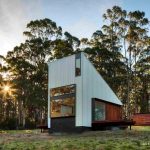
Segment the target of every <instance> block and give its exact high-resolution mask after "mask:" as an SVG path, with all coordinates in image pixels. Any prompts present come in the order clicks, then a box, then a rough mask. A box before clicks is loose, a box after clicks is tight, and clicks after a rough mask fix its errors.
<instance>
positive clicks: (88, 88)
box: [82, 56, 93, 127]
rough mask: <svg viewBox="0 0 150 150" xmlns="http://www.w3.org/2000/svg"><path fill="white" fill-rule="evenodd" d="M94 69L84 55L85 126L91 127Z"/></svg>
mask: <svg viewBox="0 0 150 150" xmlns="http://www.w3.org/2000/svg"><path fill="white" fill-rule="evenodd" d="M92 75H93V74H92V71H91V68H90V65H89V61H87V58H86V57H85V56H83V108H82V109H83V126H85V127H91V119H92V117H91V116H92V115H91V114H92V110H91V109H92V103H91V98H92V95H93V88H92V87H93V80H92V78H93V77H92Z"/></svg>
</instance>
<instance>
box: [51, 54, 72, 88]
mask: <svg viewBox="0 0 150 150" xmlns="http://www.w3.org/2000/svg"><path fill="white" fill-rule="evenodd" d="M74 83H75V55H72V56H69V57H65V58H62V59H59V60H56V61H54V62H51V63H49V86H50V88H55V87H60V86H65V85H70V84H74Z"/></svg>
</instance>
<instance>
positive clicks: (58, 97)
mask: <svg viewBox="0 0 150 150" xmlns="http://www.w3.org/2000/svg"><path fill="white" fill-rule="evenodd" d="M72 85H73V86H74V93H70V94H64V95H59V96H52V97H51V89H50V118H52V119H55V118H68V117H75V116H76V84H70V85H65V86H61V87H56V88H63V87H66V86H72ZM56 88H54V89H56ZM52 89H53V88H52ZM71 97H73V98H74V115H70V116H59V117H52V115H51V102H52V101H51V100H54V101H55V100H58V99H62V100H64V99H66V98H71Z"/></svg>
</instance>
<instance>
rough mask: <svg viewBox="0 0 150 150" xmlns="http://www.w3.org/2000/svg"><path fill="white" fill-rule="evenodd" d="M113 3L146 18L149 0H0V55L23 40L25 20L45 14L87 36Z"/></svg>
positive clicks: (41, 17) (79, 35)
mask: <svg viewBox="0 0 150 150" xmlns="http://www.w3.org/2000/svg"><path fill="white" fill-rule="evenodd" d="M114 5H117V6H121V7H122V8H123V9H125V10H128V11H133V10H141V11H144V12H145V14H146V17H148V18H149V19H150V8H149V7H150V0H0V55H6V54H7V52H8V51H10V50H13V48H14V47H15V46H17V45H19V44H20V43H21V42H23V41H24V40H25V37H24V36H23V31H25V30H26V24H27V23H29V22H30V21H31V20H36V19H44V18H49V19H51V20H53V21H55V22H56V23H57V25H58V26H61V27H62V29H63V31H68V32H70V33H71V34H72V35H73V36H76V37H78V38H83V37H87V38H90V37H91V36H92V33H93V32H95V31H96V30H98V29H100V27H101V26H102V24H103V21H104V20H103V18H102V15H103V14H104V13H105V11H106V9H108V8H112V7H113V6H114Z"/></svg>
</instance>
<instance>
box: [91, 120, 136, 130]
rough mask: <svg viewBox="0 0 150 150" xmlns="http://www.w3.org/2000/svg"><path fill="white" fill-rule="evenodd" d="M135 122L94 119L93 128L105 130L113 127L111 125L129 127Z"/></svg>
mask: <svg viewBox="0 0 150 150" xmlns="http://www.w3.org/2000/svg"><path fill="white" fill-rule="evenodd" d="M134 124H135V122H134V121H132V120H114V121H110V120H105V121H93V122H92V129H93V130H101V129H102V130H103V129H111V127H120V128H127V127H128V126H130V130H131V126H132V125H134Z"/></svg>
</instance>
